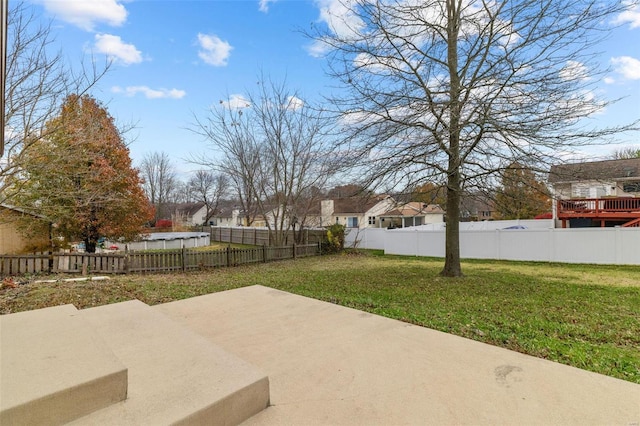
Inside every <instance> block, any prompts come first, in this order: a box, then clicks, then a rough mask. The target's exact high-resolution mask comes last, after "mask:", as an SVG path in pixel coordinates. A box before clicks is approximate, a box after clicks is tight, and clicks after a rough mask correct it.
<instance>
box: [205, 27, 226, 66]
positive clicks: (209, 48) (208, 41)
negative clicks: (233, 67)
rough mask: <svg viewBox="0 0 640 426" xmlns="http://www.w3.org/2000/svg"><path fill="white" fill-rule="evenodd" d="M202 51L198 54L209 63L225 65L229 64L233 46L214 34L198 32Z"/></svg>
mask: <svg viewBox="0 0 640 426" xmlns="http://www.w3.org/2000/svg"><path fill="white" fill-rule="evenodd" d="M198 44H199V45H200V51H199V52H198V56H199V57H200V59H202V60H203V61H205V62H206V63H207V64H209V65H213V66H214V67H223V66H226V65H227V61H228V59H229V55H230V54H231V50H232V49H233V47H232V46H231V45H230V44H229V43H228V42H226V41H222V40H220V38H219V37H218V36H216V35H213V34H198Z"/></svg>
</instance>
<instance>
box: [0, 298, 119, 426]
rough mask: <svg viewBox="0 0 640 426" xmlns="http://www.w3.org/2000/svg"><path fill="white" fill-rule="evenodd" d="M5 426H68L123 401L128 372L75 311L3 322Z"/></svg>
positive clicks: (0, 403)
mask: <svg viewBox="0 0 640 426" xmlns="http://www.w3.org/2000/svg"><path fill="white" fill-rule="evenodd" d="M0 377H2V385H1V386H0V424H2V425H44V424H46V425H55V424H64V423H66V422H69V421H72V420H74V419H77V418H79V417H82V416H85V415H87V414H89V413H92V412H94V411H96V410H99V409H102V408H104V407H106V406H109V405H111V404H114V403H116V402H119V401H122V400H124V399H125V398H126V396H127V369H126V367H125V366H124V365H123V364H122V363H121V362H120V361H119V360H118V359H117V358H116V357H115V355H114V354H113V352H111V350H110V349H109V348H108V347H107V346H106V344H105V343H104V342H103V341H101V339H100V338H99V337H98V336H96V334H95V332H94V331H93V330H92V329H91V328H90V327H89V326H88V325H87V324H86V323H85V322H84V321H83V320H82V318H80V316H79V311H78V310H77V309H76V308H75V307H74V306H73V305H64V306H57V307H53V308H46V309H38V310H34V311H29V312H20V313H16V314H9V315H2V316H0Z"/></svg>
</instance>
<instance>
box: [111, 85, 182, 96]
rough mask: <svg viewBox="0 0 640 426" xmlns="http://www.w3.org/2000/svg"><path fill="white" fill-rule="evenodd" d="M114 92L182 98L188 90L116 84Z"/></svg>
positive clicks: (129, 94)
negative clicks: (124, 86) (123, 86)
mask: <svg viewBox="0 0 640 426" xmlns="http://www.w3.org/2000/svg"><path fill="white" fill-rule="evenodd" d="M111 91H112V92H113V93H122V94H124V95H125V96H129V97H131V96H135V95H137V94H138V93H142V94H143V95H144V97H145V98H147V99H166V98H168V99H182V98H184V97H185V95H186V94H187V92H185V91H184V90H178V89H151V88H150V87H147V86H128V87H126V88H124V89H123V88H122V87H120V86H114V87H112V88H111Z"/></svg>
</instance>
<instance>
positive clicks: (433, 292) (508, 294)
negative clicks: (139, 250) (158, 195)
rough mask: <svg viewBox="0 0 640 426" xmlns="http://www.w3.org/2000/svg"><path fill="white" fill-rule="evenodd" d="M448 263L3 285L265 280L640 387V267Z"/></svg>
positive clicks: (33, 301)
mask: <svg viewBox="0 0 640 426" xmlns="http://www.w3.org/2000/svg"><path fill="white" fill-rule="evenodd" d="M441 268H442V260H441V259H431V258H415V257H399V256H383V255H381V254H380V253H378V252H364V253H343V254H340V255H332V256H322V257H309V258H304V259H298V260H288V261H281V262H274V263H266V264H255V265H247V266H240V267H234V268H222V269H215V270H211V271H207V272H193V273H186V274H182V273H180V274H161V275H160V274H158V275H120V276H112V277H110V278H111V279H110V280H106V281H84V282H61V281H58V282H55V283H39V284H36V283H33V282H30V283H27V284H19V285H17V286H16V287H15V288H9V287H5V288H3V289H2V290H0V313H3V314H6V313H11V312H18V311H24V310H30V309H37V308H42V307H46V306H54V305H60V304H65V303H71V304H74V305H75V306H76V307H78V308H81V309H82V308H87V307H91V306H98V305H103V304H108V303H114V302H119V301H124V300H129V299H134V298H137V299H140V300H142V301H143V302H146V303H148V304H151V305H153V304H158V303H164V302H169V301H172V300H177V299H183V298H187V297H193V296H197V295H201V294H206V293H212V292H216V291H222V290H227V289H232V288H237V287H243V286H248V285H254V284H261V285H264V286H269V287H274V288H278V289H281V290H285V291H289V292H292V293H296V294H301V295H304V296H309V297H313V298H316V299H320V300H325V301H328V302H331V303H337V304H340V305H344V306H349V307H352V308H355V309H360V310H363V311H367V312H371V313H375V314H379V315H384V316H387V317H391V318H396V319H399V320H402V321H407V322H410V323H413V324H418V325H423V326H425V327H430V328H433V329H437V330H441V331H444V332H447V333H452V334H456V335H459V336H463V337H467V338H470V339H474V340H479V341H482V342H486V343H489V344H492V345H496V346H501V347H504V348H508V349H512V350H515V351H519V352H523V353H527V354H530V355H533V356H537V357H540V358H546V359H550V360H553V361H558V362H561V363H564V364H569V365H573V366H575V367H579V368H583V369H586V370H591V371H595V372H598V373H602V374H606V375H609V376H613V377H618V378H620V379H624V380H628V381H631V382H635V383H640V267H638V266H595V265H563V264H548V263H532V262H501V261H463V270H464V272H465V273H466V276H465V277H463V278H457V279H445V278H441V277H439V276H438V272H439V270H440V269H441ZM42 278H43V277H38V279H42ZM48 278H54V279H55V278H61V277H48ZM22 280H23V281H25V279H22Z"/></svg>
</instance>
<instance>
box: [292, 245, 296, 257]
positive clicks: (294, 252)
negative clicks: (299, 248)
mask: <svg viewBox="0 0 640 426" xmlns="http://www.w3.org/2000/svg"><path fill="white" fill-rule="evenodd" d="M293 258H294V259H295V258H296V243H293Z"/></svg>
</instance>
